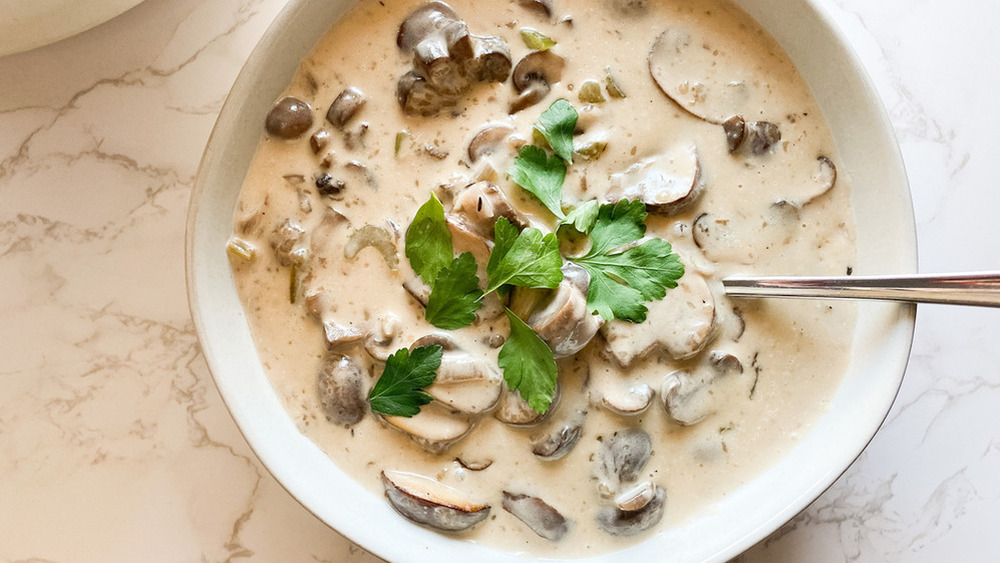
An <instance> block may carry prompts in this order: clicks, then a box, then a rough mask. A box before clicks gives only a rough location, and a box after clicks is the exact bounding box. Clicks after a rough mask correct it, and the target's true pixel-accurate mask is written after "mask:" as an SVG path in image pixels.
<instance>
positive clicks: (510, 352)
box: [498, 309, 559, 414]
mask: <svg viewBox="0 0 1000 563" xmlns="http://www.w3.org/2000/svg"><path fill="white" fill-rule="evenodd" d="M505 311H506V313H507V319H508V320H509V321H510V336H508V337H507V340H506V341H505V342H504V344H503V347H502V348H500V356H499V358H498V361H499V364H500V369H502V370H503V378H504V380H505V381H506V382H507V386H508V387H510V388H511V389H516V390H517V392H518V393H520V394H521V397H522V398H524V400H525V401H527V402H528V404H529V405H531V408H532V409H534V410H535V412H538V413H541V414H544V413H545V412H546V411H547V410H549V405H550V404H551V403H552V395H553V393H555V389H556V378H557V377H558V375H559V370H558V368H557V367H556V360H555V356H554V355H553V353H552V349H551V348H549V345H548V344H546V343H545V341H544V340H542V339H541V338H540V337H539V336H538V334H537V333H535V331H533V330H531V327H529V326H528V325H527V324H525V322H524V321H522V320H521V319H520V318H519V317H518V316H517V315H515V314H514V313H513V312H511V310H510V309H506V310H505Z"/></svg>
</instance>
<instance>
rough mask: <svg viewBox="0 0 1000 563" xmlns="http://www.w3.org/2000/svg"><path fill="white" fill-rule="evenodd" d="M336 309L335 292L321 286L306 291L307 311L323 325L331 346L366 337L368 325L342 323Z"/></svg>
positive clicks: (335, 346) (350, 342)
mask: <svg viewBox="0 0 1000 563" xmlns="http://www.w3.org/2000/svg"><path fill="white" fill-rule="evenodd" d="M336 310H337V303H336V299H335V297H334V294H333V292H331V291H327V290H324V289H322V288H319V289H313V290H310V291H309V292H307V293H306V311H308V312H309V314H310V315H311V316H312V317H313V318H315V319H316V320H318V321H319V322H320V324H322V325H323V333H324V336H325V337H326V341H327V342H328V343H329V344H330V346H332V347H334V348H338V347H340V346H344V345H347V344H352V343H354V342H357V341H359V340H361V339H362V338H364V337H365V335H366V334H367V333H368V329H367V327H362V326H355V325H353V324H348V325H345V324H341V322H340V321H339V319H338V318H337V317H336V316H335V312H336Z"/></svg>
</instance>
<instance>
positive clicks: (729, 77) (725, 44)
mask: <svg viewBox="0 0 1000 563" xmlns="http://www.w3.org/2000/svg"><path fill="white" fill-rule="evenodd" d="M732 41H733V38H732V37H728V36H727V35H725V31H724V30H714V29H711V28H708V27H705V28H700V29H698V30H692V29H688V28H685V27H679V26H674V27H669V28H667V29H666V30H664V31H663V32H662V33H661V34H660V35H659V36H658V37H657V38H656V41H655V42H654V43H653V47H652V49H650V51H649V57H648V59H647V62H648V64H649V73H650V75H651V76H652V77H653V80H654V81H655V82H656V85H657V86H659V88H660V90H661V91H662V92H663V93H664V94H666V96H667V97H668V98H670V99H671V100H673V101H674V102H675V103H676V104H677V105H678V106H680V107H681V108H683V109H684V110H685V111H687V112H689V113H691V114H692V115H694V116H695V117H698V118H701V119H703V120H705V121H708V122H711V123H719V124H721V123H723V122H724V121H726V119H728V118H729V117H730V116H732V115H734V114H742V115H751V114H753V113H755V112H753V111H752V110H754V109H757V108H754V107H753V105H754V104H755V103H756V102H755V101H754V99H755V96H754V95H752V93H751V92H750V89H751V88H756V87H755V86H752V84H753V81H752V80H748V76H747V70H746V69H744V65H743V63H742V61H741V60H740V56H739V54H740V53H741V52H742V50H743V49H742V48H741V47H740V46H739V45H733V44H732Z"/></svg>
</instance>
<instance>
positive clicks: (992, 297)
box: [722, 271, 1000, 307]
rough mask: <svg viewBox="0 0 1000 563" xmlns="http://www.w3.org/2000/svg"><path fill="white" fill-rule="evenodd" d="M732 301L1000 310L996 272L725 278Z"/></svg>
mask: <svg viewBox="0 0 1000 563" xmlns="http://www.w3.org/2000/svg"><path fill="white" fill-rule="evenodd" d="M722 285H723V287H724V288H725V289H726V294H727V295H729V296H731V297H801V298H823V299H878V300H882V301H905V302H909V303H946V304H951V305H975V306H980V307H1000V271H995V272H970V273H962V274H908V275H889V276H817V277H811V276H774V277H755V276H730V277H728V278H725V279H723V280H722Z"/></svg>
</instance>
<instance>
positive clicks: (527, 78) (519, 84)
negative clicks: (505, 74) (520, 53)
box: [513, 49, 566, 92]
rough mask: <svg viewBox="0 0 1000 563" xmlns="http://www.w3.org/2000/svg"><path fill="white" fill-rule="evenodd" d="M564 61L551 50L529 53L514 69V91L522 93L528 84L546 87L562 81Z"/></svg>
mask: <svg viewBox="0 0 1000 563" xmlns="http://www.w3.org/2000/svg"><path fill="white" fill-rule="evenodd" d="M565 67H566V59H564V58H562V57H561V56H559V55H558V54H556V53H554V52H553V51H552V50H551V49H546V50H544V51H531V52H530V53H528V54H527V55H525V56H524V57H523V58H521V60H520V61H518V62H517V66H515V67H514V71H513V78H514V89H515V90H517V91H518V92H522V91H524V90H525V89H526V88H527V87H528V86H529V85H530V84H533V83H535V82H543V83H545V84H548V85H552V84H555V83H556V82H559V81H560V80H562V74H563V69H564V68H565Z"/></svg>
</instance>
